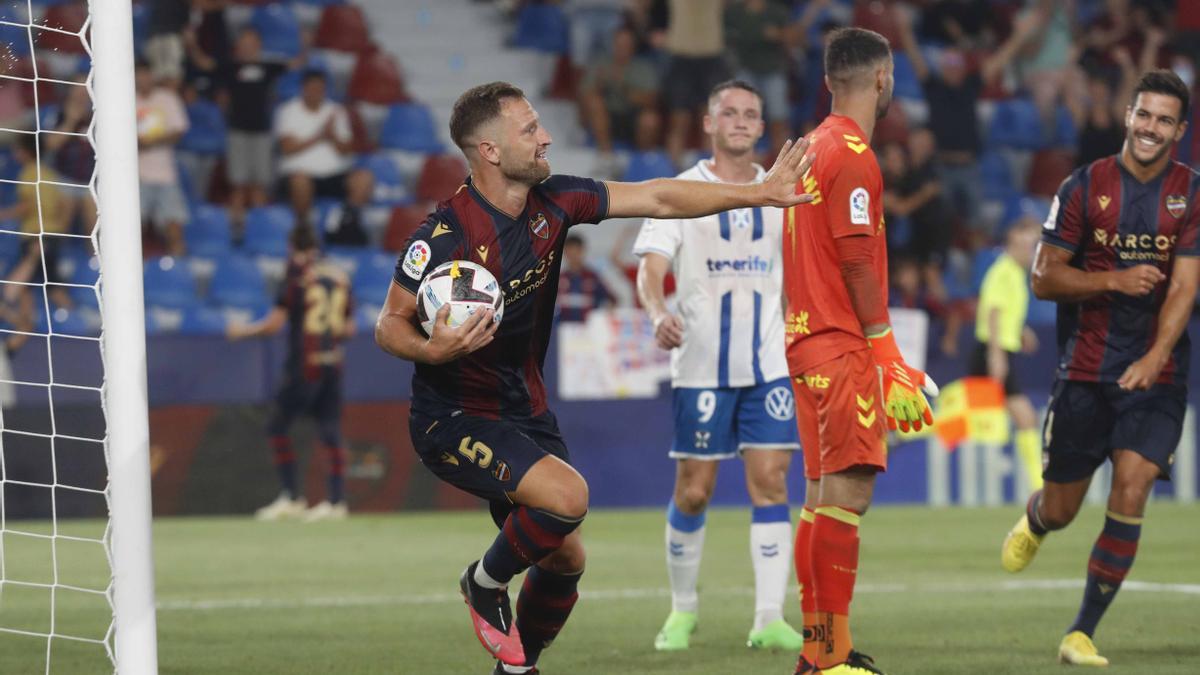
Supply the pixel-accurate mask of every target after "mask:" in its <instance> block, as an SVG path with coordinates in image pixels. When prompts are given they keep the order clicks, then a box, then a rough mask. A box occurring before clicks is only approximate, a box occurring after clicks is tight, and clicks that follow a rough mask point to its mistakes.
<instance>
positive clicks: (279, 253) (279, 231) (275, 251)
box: [242, 205, 296, 258]
mask: <svg viewBox="0 0 1200 675" xmlns="http://www.w3.org/2000/svg"><path fill="white" fill-rule="evenodd" d="M295 226H296V216H295V214H293V213H292V210H291V209H289V208H288V207H286V206H279V205H273V206H261V207H258V208H253V209H250V210H249V211H247V212H246V235H245V238H243V240H242V248H243V249H244V250H245V252H246V253H249V254H250V255H261V256H269V257H273V258H284V257H287V247H288V235H289V234H290V233H291V231H292V228H293V227H295Z"/></svg>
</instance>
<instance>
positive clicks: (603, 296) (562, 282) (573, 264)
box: [555, 234, 613, 322]
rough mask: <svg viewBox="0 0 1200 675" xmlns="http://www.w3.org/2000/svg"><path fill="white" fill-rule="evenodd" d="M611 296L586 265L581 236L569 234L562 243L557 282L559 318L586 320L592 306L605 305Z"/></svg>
mask: <svg viewBox="0 0 1200 675" xmlns="http://www.w3.org/2000/svg"><path fill="white" fill-rule="evenodd" d="M612 304H613V295H612V293H611V292H609V290H608V287H607V286H605V285H604V281H602V280H601V279H600V275H599V274H597V273H596V271H595V270H593V269H592V268H591V267H590V266H589V265H588V264H587V249H586V247H585V245H584V242H583V238H582V237H580V236H579V235H576V234H572V235H568V236H567V241H566V243H565V244H564V245H563V267H562V273H561V276H560V277H559V281H558V302H557V304H556V305H555V306H556V307H557V308H558V320H559V321H581V322H582V321H587V317H588V314H590V313H591V311H592V310H593V309H600V308H601V307H609V306H611V305H612Z"/></svg>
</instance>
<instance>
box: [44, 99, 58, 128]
mask: <svg viewBox="0 0 1200 675" xmlns="http://www.w3.org/2000/svg"><path fill="white" fill-rule="evenodd" d="M60 110H62V106H60V105H59V104H57V103H43V104H42V106H41V109H40V110H38V125H39V126H40V127H41V128H42V129H53V128H54V127H55V126H56V125H57V122H58V113H59V111H60Z"/></svg>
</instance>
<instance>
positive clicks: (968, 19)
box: [500, 0, 1200, 355]
mask: <svg viewBox="0 0 1200 675" xmlns="http://www.w3.org/2000/svg"><path fill="white" fill-rule="evenodd" d="M500 4H501V5H503V6H505V7H507V8H508V9H509V10H510V11H511V13H512V16H513V17H514V18H513V31H514V32H513V38H512V43H513V44H515V45H519V46H523V47H526V48H531V49H539V50H542V51H544V52H547V53H551V54H554V55H556V57H557V59H558V67H557V68H556V69H555V71H554V76H553V78H552V79H551V81H549V82H547V83H546V92H547V94H548V95H550V96H552V97H558V98H563V99H576V100H578V102H579V109H580V119H581V121H582V122H583V124H584V125H585V128H586V129H587V130H588V132H589V134H590V137H591V139H592V140H593V142H594V144H595V147H596V151H597V157H598V159H597V162H596V171H597V172H598V173H600V174H604V175H606V177H612V178H620V179H625V180H641V179H646V178H652V177H656V176H665V175H673V174H675V173H676V172H678V171H680V170H682V169H684V168H686V167H687V166H689V165H690V164H691V163H692V162H694V161H695V159H696V158H697V157H698V156H699V155H701V154H702V153H703V152H704V148H703V147H701V136H700V135H699V134H698V132H697V128H698V121H699V119H700V116H701V115H702V114H703V105H704V97H703V92H705V91H706V90H707V89H708V87H710V86H711V85H712V84H713V83H715V82H716V81H719V80H722V79H725V78H729V77H738V78H741V79H745V80H748V81H749V82H751V83H753V84H754V85H755V86H756V87H757V88H758V89H759V90H760V91H761V92H762V95H763V104H764V113H765V116H766V118H767V121H768V130H769V132H768V135H767V137H766V138H765V139H764V141H763V143H762V144H761V146H760V151H761V161H762V162H763V163H764V164H769V162H770V159H771V157H773V155H774V150H775V149H776V148H778V147H779V146H780V145H781V144H782V141H783V139H785V138H787V137H790V136H794V135H796V134H802V133H804V132H806V131H807V130H809V129H811V128H813V127H814V126H816V125H817V124H819V123H820V121H821V120H822V119H823V118H824V116H825V115H826V114H828V112H829V95H828V92H827V91H826V89H825V87H824V83H823V74H822V68H821V61H822V45H823V38H824V36H825V35H826V34H827V33H828V32H829V31H831V30H833V29H834V28H837V27H839V26H843V25H857V26H862V27H866V28H870V29H873V30H876V31H878V32H880V33H882V34H883V35H885V36H886V37H887V38H888V39H889V41H890V42H891V43H892V45H893V49H894V56H895V78H896V89H895V96H896V98H895V101H894V102H893V104H892V106H891V109H890V111H889V113H888V115H887V117H886V118H884V119H883V120H882V121H881V122H880V124H879V126H877V128H876V130H875V135H874V138H873V146H874V150H875V152H876V154H877V156H878V158H879V161H880V164H881V167H882V170H883V172H884V177H885V180H884V182H885V186H886V190H887V192H886V195H885V209H886V211H887V214H886V215H887V223H888V237H889V250H890V252H891V255H892V258H893V261H892V277H893V278H892V285H893V293H892V303H893V304H894V305H898V306H906V307H915V308H921V309H924V310H927V311H928V312H929V313H930V314H931V315H932V316H933V317H934V320H935V322H936V323H938V324H940V325H941V327H942V328H943V330H941V331H940V333H941V334H943V335H945V339H943V340H942V342H941V344H940V347H941V349H942V350H943V351H944V352H946V353H947V354H950V355H953V354H954V353H955V350H956V348H957V334H958V330H959V327H960V326H961V325H962V324H963V323H964V322H965V321H967V320H971V318H972V317H973V316H974V297H975V296H976V294H977V292H978V287H979V283H980V282H981V280H982V278H983V273H984V272H985V271H986V269H987V267H988V266H989V265H990V263H991V262H992V260H994V259H995V257H996V256H997V255H998V251H999V247H1000V244H1001V243H1002V242H1003V241H1004V234H1005V232H1006V231H1007V230H1008V229H1009V228H1011V227H1012V226H1013V224H1015V223H1017V222H1020V221H1028V220H1036V221H1038V222H1041V221H1042V220H1044V218H1045V217H1046V214H1047V213H1048V210H1049V205H1050V199H1051V198H1052V197H1053V195H1054V193H1055V191H1056V190H1057V188H1058V186H1059V184H1060V183H1061V181H1062V180H1063V179H1064V178H1065V177H1066V176H1067V175H1068V174H1069V173H1070V172H1071V171H1072V170H1073V169H1074V168H1075V167H1077V166H1081V165H1083V164H1086V163H1088V162H1091V161H1093V160H1095V159H1098V158H1100V157H1103V156H1105V155H1109V154H1113V153H1116V152H1118V151H1119V150H1120V148H1121V144H1122V142H1123V140H1124V123H1123V120H1124V114H1125V107H1126V106H1127V105H1128V103H1129V100H1130V94H1131V92H1132V89H1133V86H1134V83H1135V82H1136V79H1137V77H1138V74H1139V73H1140V72H1142V71H1145V70H1149V69H1152V68H1158V67H1163V68H1171V69H1173V70H1175V71H1176V72H1177V73H1178V74H1179V75H1180V76H1181V77H1182V78H1183V79H1184V81H1185V82H1186V83H1187V84H1188V85H1189V86H1191V87H1193V89H1194V90H1195V87H1196V77H1195V73H1196V70H1197V57H1198V55H1200V9H1197V8H1196V7H1195V3H1189V2H1188V1H1187V0H1067V1H1059V0H912V1H909V2H899V1H896V0H869V1H868V0H807V1H806V0H724V1H722V0H562V1H559V2H553V1H545V2H537V1H533V0H527V1H525V2H520V1H512V0H501V2H500ZM555 27H559V28H557V29H556V28H555ZM554 30H561V31H564V32H565V33H566V35H567V36H568V37H569V39H554V38H552V37H551V34H552V32H553V31H554ZM1192 110H1193V112H1192V116H1193V119H1192V126H1193V127H1195V125H1196V122H1200V114H1198V112H1197V106H1193V107H1192ZM1176 157H1177V158H1178V159H1180V160H1181V161H1184V162H1187V163H1191V164H1193V166H1200V135H1197V134H1196V133H1195V131H1191V132H1189V133H1188V135H1187V136H1186V137H1185V138H1184V140H1183V141H1182V142H1181V143H1180V144H1179V146H1178V148H1177V151H1176ZM616 276H618V275H616V274H614V275H613V277H614V278H615V277H616ZM1030 321H1031V322H1032V323H1035V324H1036V323H1039V322H1040V323H1048V322H1051V321H1053V308H1052V306H1050V305H1048V304H1047V303H1038V302H1035V303H1034V306H1033V307H1031V312H1030Z"/></svg>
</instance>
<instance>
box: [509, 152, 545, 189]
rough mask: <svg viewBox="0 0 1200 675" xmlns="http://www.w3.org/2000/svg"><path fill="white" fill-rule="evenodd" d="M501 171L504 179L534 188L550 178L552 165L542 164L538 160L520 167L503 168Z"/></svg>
mask: <svg viewBox="0 0 1200 675" xmlns="http://www.w3.org/2000/svg"><path fill="white" fill-rule="evenodd" d="M500 170H501V171H502V172H503V173H504V177H505V178H507V179H509V180H511V181H513V182H515V183H520V184H522V185H528V186H530V187H533V186H534V185H537V184H538V183H541V182H542V181H544V180H546V179H547V178H549V177H550V163H549V162H546V163H542V162H539V161H537V160H536V159H535V160H533V161H532V162H529V163H527V164H522V165H520V166H503V165H501V167H500Z"/></svg>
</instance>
